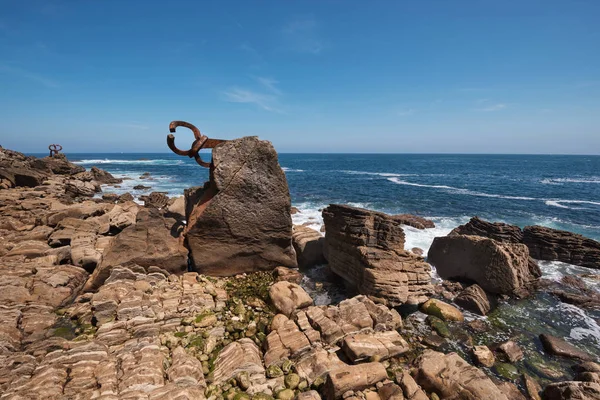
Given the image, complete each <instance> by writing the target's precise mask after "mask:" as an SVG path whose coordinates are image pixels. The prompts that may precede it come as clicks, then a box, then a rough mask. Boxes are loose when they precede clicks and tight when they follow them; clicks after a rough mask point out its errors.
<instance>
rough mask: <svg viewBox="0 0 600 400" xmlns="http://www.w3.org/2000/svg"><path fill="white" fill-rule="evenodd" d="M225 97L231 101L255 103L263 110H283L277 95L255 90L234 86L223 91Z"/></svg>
mask: <svg viewBox="0 0 600 400" xmlns="http://www.w3.org/2000/svg"><path fill="white" fill-rule="evenodd" d="M221 95H222V97H223V99H224V100H225V101H228V102H230V103H244V104H253V105H255V106H257V107H259V108H261V109H263V110H266V111H271V112H281V111H280V110H278V108H277V96H275V95H273V94H265V93H260V92H256V91H253V90H249V89H245V88H240V87H232V88H230V89H228V90H226V91H224V92H222V93H221Z"/></svg>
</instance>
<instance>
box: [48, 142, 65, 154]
mask: <svg viewBox="0 0 600 400" xmlns="http://www.w3.org/2000/svg"><path fill="white" fill-rule="evenodd" d="M48 150H50V157H54V156H55V155H57V154H59V153H60V151H61V150H62V146H61V145H60V144H51V145H50V146H48Z"/></svg>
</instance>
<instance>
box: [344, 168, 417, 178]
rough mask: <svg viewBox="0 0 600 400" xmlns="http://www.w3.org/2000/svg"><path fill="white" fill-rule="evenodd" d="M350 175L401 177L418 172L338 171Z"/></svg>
mask: <svg viewBox="0 0 600 400" xmlns="http://www.w3.org/2000/svg"><path fill="white" fill-rule="evenodd" d="M340 172H343V173H346V174H350V175H373V176H382V177H385V178H387V177H401V176H418V174H398V173H393V172H367V171H351V170H350V171H348V170H343V171H340Z"/></svg>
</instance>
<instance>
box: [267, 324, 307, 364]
mask: <svg viewBox="0 0 600 400" xmlns="http://www.w3.org/2000/svg"><path fill="white" fill-rule="evenodd" d="M265 349H266V352H265V356H264V362H265V365H266V366H270V365H271V364H273V363H275V362H280V361H281V360H282V359H284V358H290V357H296V356H298V355H300V354H301V353H303V352H305V351H307V350H309V349H310V342H309V340H308V338H307V337H306V335H305V334H304V333H303V332H301V331H300V330H299V329H298V326H297V325H296V324H295V323H294V321H291V320H289V319H288V318H287V317H286V316H285V315H283V314H278V315H276V316H275V318H273V322H272V323H271V333H269V335H268V336H267V339H266V342H265Z"/></svg>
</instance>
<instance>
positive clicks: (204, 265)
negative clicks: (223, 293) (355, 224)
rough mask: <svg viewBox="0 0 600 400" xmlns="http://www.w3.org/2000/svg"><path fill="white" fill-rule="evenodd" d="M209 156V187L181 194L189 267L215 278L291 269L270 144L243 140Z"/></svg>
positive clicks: (288, 230) (285, 198)
mask: <svg viewBox="0 0 600 400" xmlns="http://www.w3.org/2000/svg"><path fill="white" fill-rule="evenodd" d="M212 156H213V163H214V169H212V171H211V175H212V180H211V182H212V183H207V185H206V187H205V188H204V189H199V191H189V192H186V202H187V203H189V204H190V205H191V207H186V208H187V209H188V210H190V209H191V210H190V212H189V214H187V215H186V219H187V221H188V226H187V228H186V230H185V237H186V241H187V245H188V247H189V249H190V256H191V259H192V262H193V265H194V267H195V268H196V269H197V270H198V271H200V272H202V273H205V274H208V275H215V276H229V275H235V274H238V273H242V272H252V271H259V270H270V269H273V268H275V267H277V266H286V267H296V266H297V262H296V254H295V252H294V248H293V246H292V219H291V214H290V208H291V203H290V195H289V190H288V185H287V181H286V178H285V174H284V172H283V170H282V169H281V167H280V166H279V162H278V160H277V153H276V152H275V149H274V148H273V146H272V145H271V143H270V142H267V141H261V140H259V139H258V138H256V137H244V138H241V139H236V140H231V141H228V142H226V143H224V144H221V145H219V146H217V147H216V148H215V149H214V150H213V152H212ZM192 207H193V209H192Z"/></svg>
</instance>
